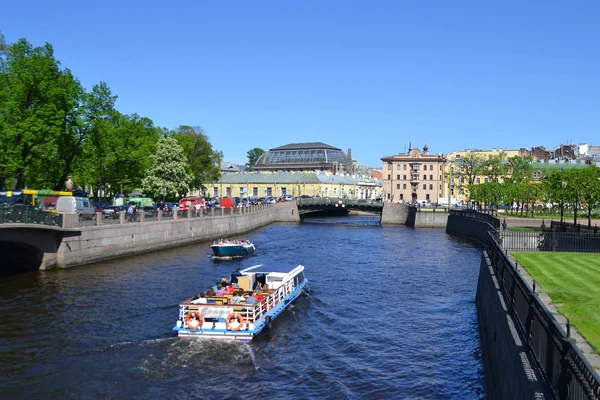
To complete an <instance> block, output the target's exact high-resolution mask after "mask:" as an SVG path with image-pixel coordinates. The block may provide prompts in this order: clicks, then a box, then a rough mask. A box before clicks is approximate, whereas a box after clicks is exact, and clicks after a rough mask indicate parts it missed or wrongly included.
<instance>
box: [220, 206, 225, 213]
mask: <svg viewBox="0 0 600 400" xmlns="http://www.w3.org/2000/svg"><path fill="white" fill-rule="evenodd" d="M221 215H225V209H224V208H223V207H221Z"/></svg>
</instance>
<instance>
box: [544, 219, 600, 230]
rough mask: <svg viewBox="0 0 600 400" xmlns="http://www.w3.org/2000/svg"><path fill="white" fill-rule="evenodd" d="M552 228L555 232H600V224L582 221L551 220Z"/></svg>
mask: <svg viewBox="0 0 600 400" xmlns="http://www.w3.org/2000/svg"><path fill="white" fill-rule="evenodd" d="M550 230H551V231H554V232H577V233H579V232H593V233H598V225H597V224H594V226H587V224H586V225H581V223H580V222H579V223H577V224H573V223H570V222H560V221H550Z"/></svg>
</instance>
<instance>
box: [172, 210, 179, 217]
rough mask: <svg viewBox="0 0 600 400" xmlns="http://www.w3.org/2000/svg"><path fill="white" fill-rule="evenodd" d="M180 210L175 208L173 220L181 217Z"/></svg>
mask: <svg viewBox="0 0 600 400" xmlns="http://www.w3.org/2000/svg"><path fill="white" fill-rule="evenodd" d="M178 214H179V209H178V208H173V219H177V218H178V217H179V215H178Z"/></svg>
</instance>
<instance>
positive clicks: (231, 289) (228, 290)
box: [223, 284, 236, 294]
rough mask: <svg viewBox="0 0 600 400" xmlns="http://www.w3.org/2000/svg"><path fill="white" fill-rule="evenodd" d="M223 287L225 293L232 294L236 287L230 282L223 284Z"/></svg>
mask: <svg viewBox="0 0 600 400" xmlns="http://www.w3.org/2000/svg"><path fill="white" fill-rule="evenodd" d="M223 289H225V291H226V292H227V294H233V293H234V292H235V290H236V288H234V287H233V285H231V284H225V287H224V288H223Z"/></svg>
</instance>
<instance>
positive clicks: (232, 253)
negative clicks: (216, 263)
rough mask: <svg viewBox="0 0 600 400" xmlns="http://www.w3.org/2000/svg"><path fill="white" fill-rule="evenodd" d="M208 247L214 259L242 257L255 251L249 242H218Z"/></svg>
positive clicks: (254, 247)
mask: <svg viewBox="0 0 600 400" xmlns="http://www.w3.org/2000/svg"><path fill="white" fill-rule="evenodd" d="M210 247H211V249H212V251H213V257H214V258H233V257H244V256H247V255H249V254H252V253H254V252H255V251H256V246H254V244H253V243H251V242H250V241H249V240H220V241H218V242H215V243H214V244H213V245H212V246H210Z"/></svg>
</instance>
